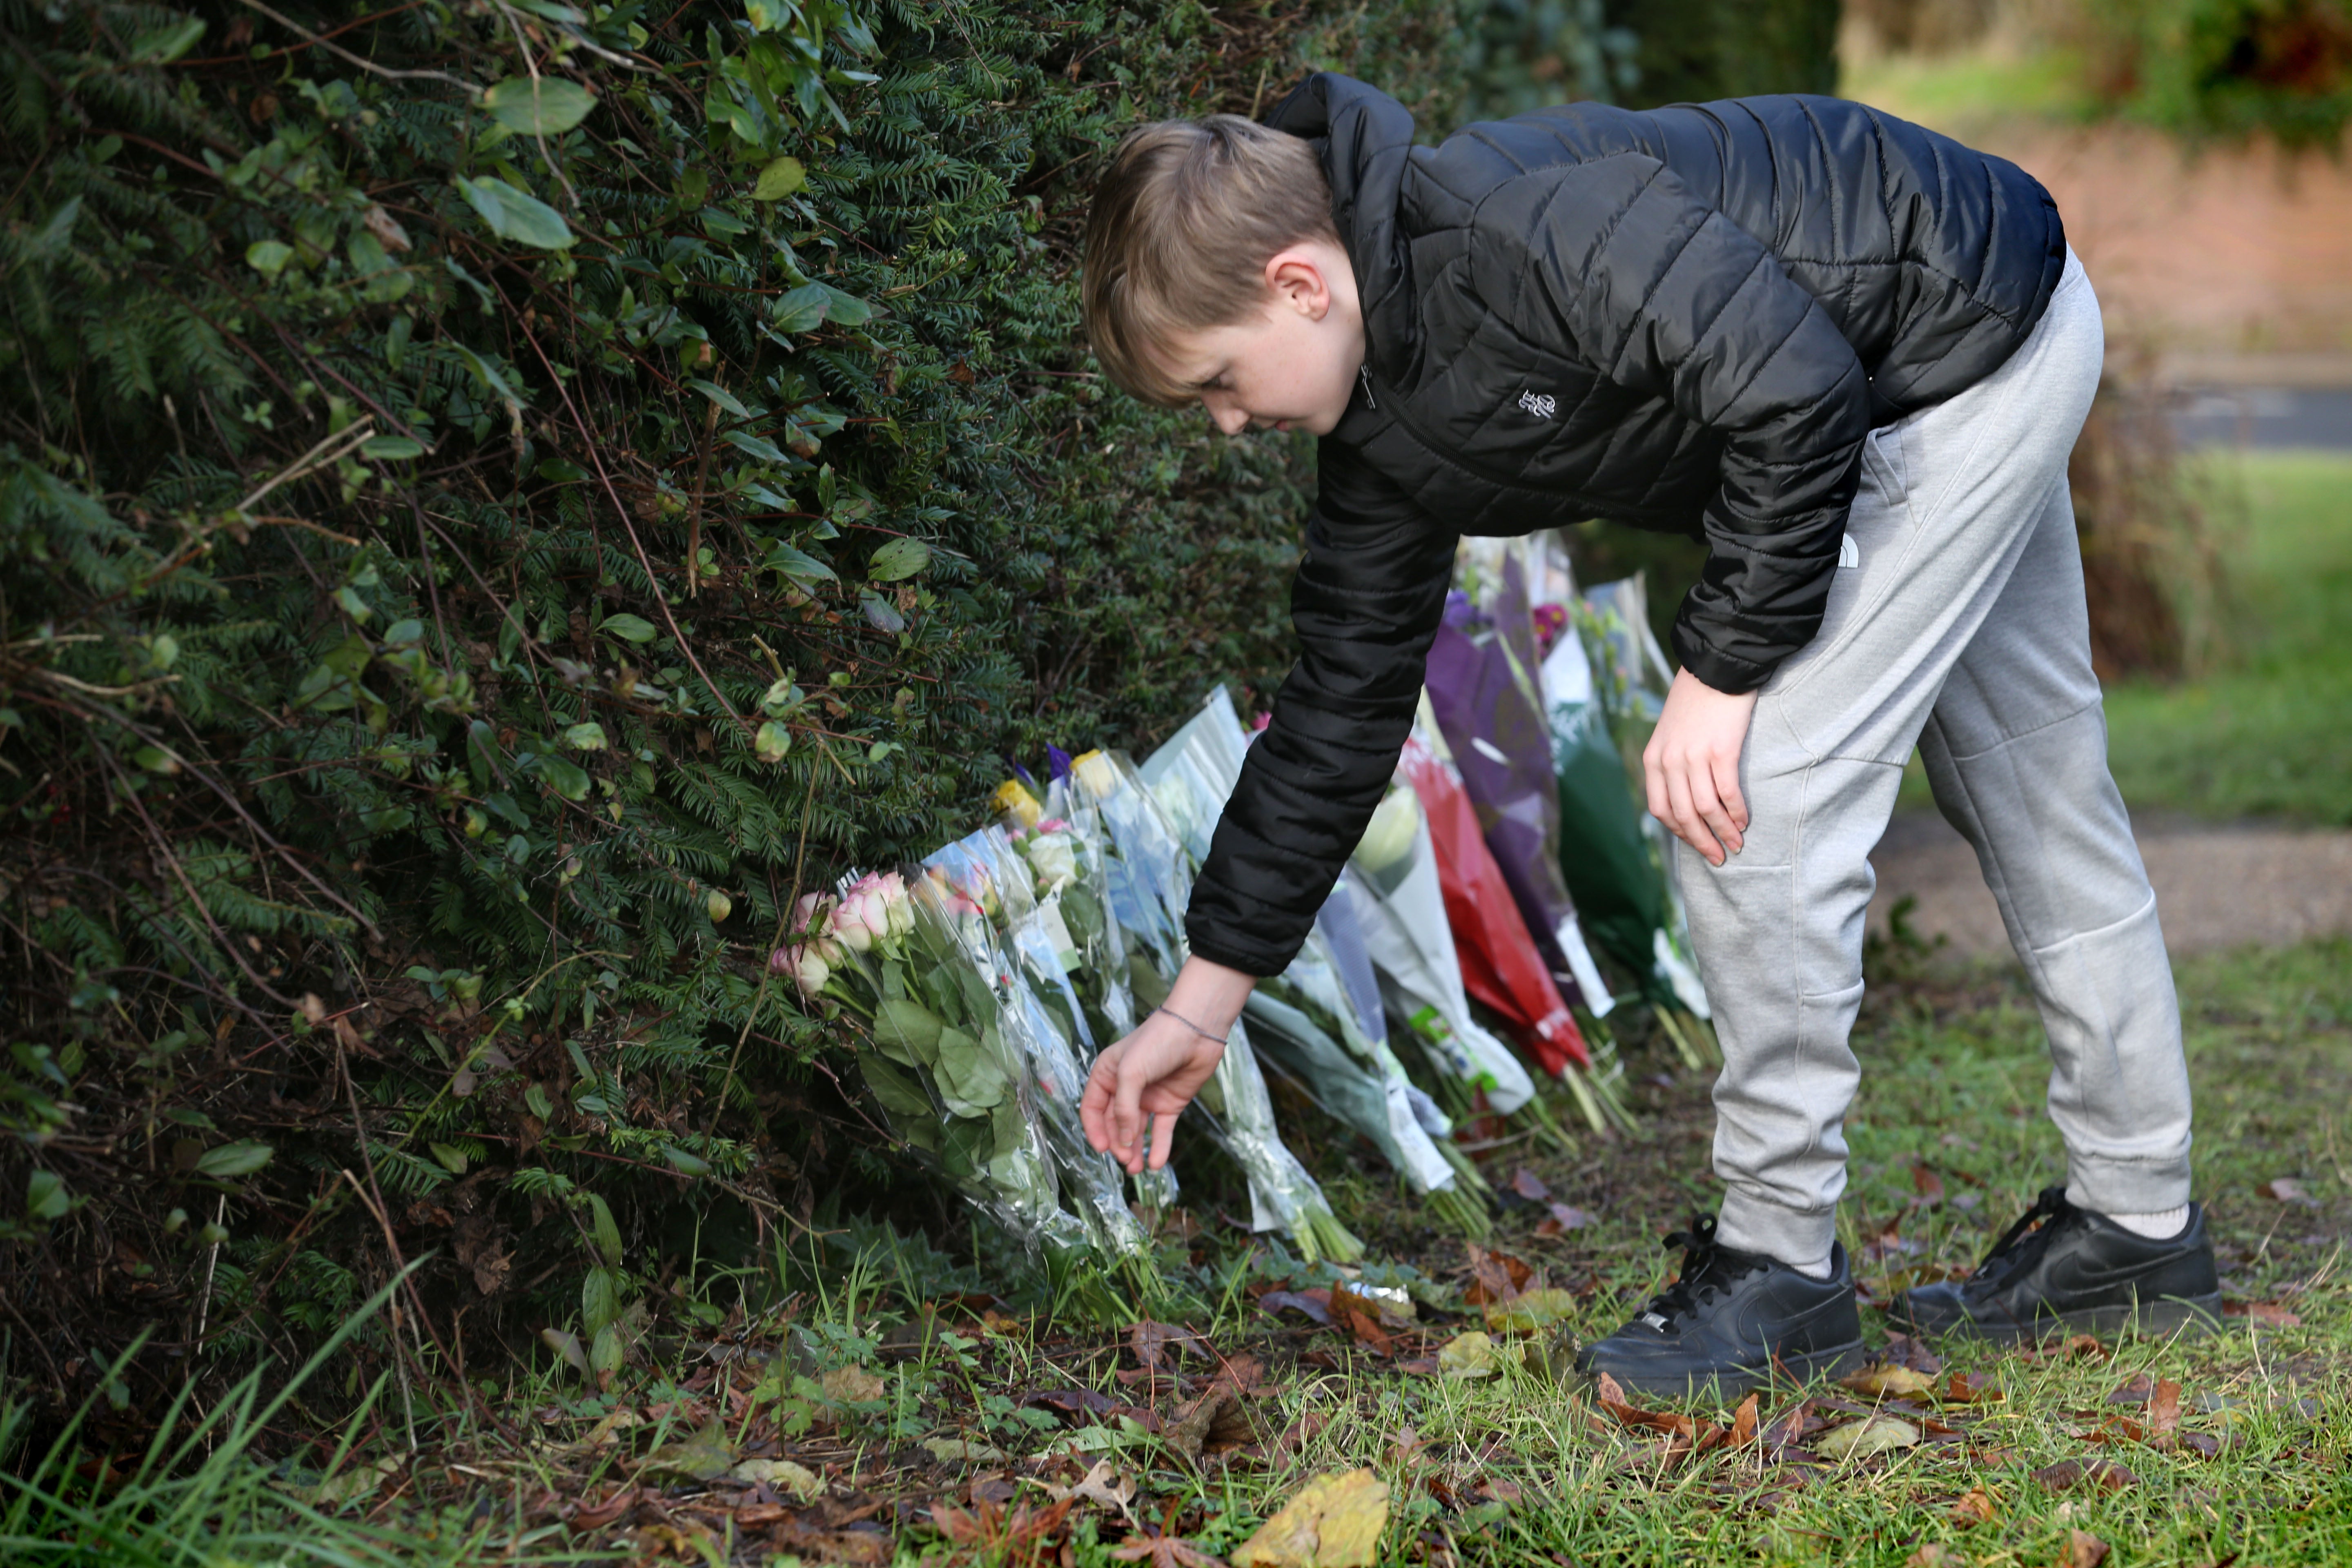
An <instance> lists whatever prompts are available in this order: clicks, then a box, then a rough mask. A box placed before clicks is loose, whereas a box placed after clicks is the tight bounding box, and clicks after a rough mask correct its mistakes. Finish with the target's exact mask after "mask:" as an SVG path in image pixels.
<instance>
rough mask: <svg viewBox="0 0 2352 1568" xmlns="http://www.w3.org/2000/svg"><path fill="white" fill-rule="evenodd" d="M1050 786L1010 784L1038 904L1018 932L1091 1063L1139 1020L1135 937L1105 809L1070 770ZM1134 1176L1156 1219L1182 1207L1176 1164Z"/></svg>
mask: <svg viewBox="0 0 2352 1568" xmlns="http://www.w3.org/2000/svg"><path fill="white" fill-rule="evenodd" d="M1045 793H1046V804H1045V805H1040V804H1039V803H1038V801H1037V799H1036V797H1035V796H1034V795H1031V794H1030V792H1029V791H1028V789H1027V788H1026V787H1024V785H1022V784H1019V783H1018V782H1013V781H1008V782H1007V783H1006V784H1003V786H1001V787H1000V788H999V789H998V790H997V793H996V800H997V804H998V805H999V807H1000V808H1001V809H1002V811H1003V816H1000V817H999V818H998V821H997V828H996V831H998V832H1000V833H1001V834H1002V836H1003V837H1002V842H1003V844H1004V846H1005V847H1006V849H1007V851H1008V853H1009V860H1008V866H1007V878H1006V879H1007V880H1008V881H1019V882H1021V883H1022V884H1023V885H1024V889H1026V891H1027V895H1028V897H1029V899H1030V900H1031V902H1032V904H1033V906H1034V908H1033V912H1032V913H1031V914H1030V915H1029V916H1028V917H1026V918H1025V919H1024V921H1023V922H1022V925H1021V928H1020V932H1019V936H1020V941H1019V944H1018V945H1019V949H1020V953H1021V956H1022V958H1023V960H1024V966H1025V967H1026V968H1027V969H1028V970H1029V971H1030V972H1031V973H1032V974H1033V975H1034V978H1035V982H1036V989H1037V993H1038V995H1039V996H1040V998H1041V999H1042V1000H1043V1001H1044V1002H1045V1005H1046V1007H1047V1010H1048V1011H1049V1012H1051V1013H1052V1014H1053V1015H1054V1016H1055V1020H1056V1021H1057V1022H1058V1023H1060V1024H1061V1026H1063V1029H1064V1032H1065V1033H1066V1034H1067V1035H1068V1036H1069V1037H1070V1039H1071V1042H1072V1044H1073V1047H1075V1049H1076V1053H1077V1056H1078V1059H1079V1061H1080V1062H1081V1063H1082V1064H1084V1065H1086V1066H1089V1067H1090V1066H1091V1064H1092V1063H1093V1061H1094V1058H1096V1057H1097V1056H1099V1055H1101V1054H1102V1052H1103V1051H1104V1050H1105V1049H1106V1048H1108V1047H1110V1046H1113V1045H1115V1044H1117V1043H1118V1041H1119V1040H1121V1039H1123V1038H1125V1037H1127V1035H1128V1034H1129V1032H1131V1031H1132V1030H1133V1029H1134V1027H1135V1003H1134V999H1133V998H1132V997H1131V996H1130V995H1129V990H1128V977H1127V971H1128V965H1127V943H1126V938H1125V936H1124V934H1123V933H1122V932H1121V931H1120V930H1119V926H1118V921H1117V920H1116V919H1115V918H1114V917H1113V916H1112V914H1111V909H1110V883H1109V873H1108V868H1107V866H1106V863H1105V860H1104V848H1103V841H1102V840H1103V829H1102V822H1101V818H1100V816H1098V815H1097V813H1096V811H1095V809H1094V806H1093V805H1092V803H1091V802H1089V801H1087V799H1086V798H1085V796H1084V795H1083V792H1081V791H1079V790H1078V789H1077V788H1076V785H1074V784H1072V783H1071V782H1070V780H1069V779H1068V778H1067V776H1064V777H1062V778H1059V779H1055V780H1054V781H1053V782H1052V783H1051V784H1048V785H1047V786H1046V792H1045ZM1104 1158H1106V1159H1108V1156H1104ZM1129 1182H1130V1183H1131V1184H1133V1187H1134V1190H1135V1195H1136V1201H1137V1203H1138V1204H1139V1205H1141V1207H1142V1209H1143V1211H1144V1213H1145V1215H1147V1216H1151V1217H1153V1223H1155V1224H1156V1223H1157V1219H1156V1216H1157V1215H1161V1214H1164V1213H1166V1212H1167V1211H1168V1210H1169V1209H1170V1208H1171V1207H1173V1206H1174V1205H1175V1202H1176V1198H1177V1183H1176V1172H1175V1169H1174V1168H1173V1167H1172V1166H1165V1165H1163V1166H1161V1167H1160V1169H1159V1170H1156V1171H1154V1170H1151V1169H1150V1168H1148V1167H1147V1168H1146V1169H1144V1170H1143V1171H1141V1172H1139V1173H1137V1174H1136V1175H1134V1176H1131V1177H1129Z"/></svg>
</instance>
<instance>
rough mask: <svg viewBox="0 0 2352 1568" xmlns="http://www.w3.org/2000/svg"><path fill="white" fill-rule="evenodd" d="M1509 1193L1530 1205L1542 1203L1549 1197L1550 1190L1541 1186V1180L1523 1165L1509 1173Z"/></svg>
mask: <svg viewBox="0 0 2352 1568" xmlns="http://www.w3.org/2000/svg"><path fill="white" fill-rule="evenodd" d="M1511 1191H1513V1192H1515V1193H1517V1194H1519V1196H1521V1197H1523V1198H1525V1199H1527V1200H1528V1202H1529V1203H1531V1204H1539V1203H1542V1202H1543V1201H1545V1200H1546V1199H1547V1198H1549V1197H1550V1196H1551V1189H1550V1188H1549V1187H1548V1186H1545V1185H1544V1184H1543V1178H1542V1177H1540V1176H1538V1175H1537V1174H1536V1173H1534V1172H1533V1171H1530V1170H1528V1168H1527V1167H1526V1166H1525V1165H1521V1166H1520V1167H1519V1168H1518V1169H1517V1171H1515V1172H1513V1173H1511Z"/></svg>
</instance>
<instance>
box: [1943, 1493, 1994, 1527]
mask: <svg viewBox="0 0 2352 1568" xmlns="http://www.w3.org/2000/svg"><path fill="white" fill-rule="evenodd" d="M1945 1517H1947V1518H1948V1519H1949V1520H1950V1521H1952V1522H1953V1523H1954V1524H1957V1525H1958V1526H1959V1527H1960V1528H1961V1529H1963V1530H1966V1529H1967V1528H1969V1526H1970V1525H1977V1524H1990V1523H1991V1522H1992V1494H1991V1493H1990V1492H1989V1491H1987V1490H1985V1489H1984V1488H1982V1487H1970V1488H1969V1489H1968V1490H1967V1491H1965V1492H1962V1493H1961V1494H1960V1496H1959V1500H1958V1501H1956V1502H1954V1503H1953V1504H1952V1510H1951V1512H1950V1513H1948V1515H1946V1516H1945Z"/></svg>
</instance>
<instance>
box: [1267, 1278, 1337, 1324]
mask: <svg viewBox="0 0 2352 1568" xmlns="http://www.w3.org/2000/svg"><path fill="white" fill-rule="evenodd" d="M1257 1304H1258V1306H1259V1308H1260V1309H1262V1310H1265V1311H1268V1312H1273V1313H1276V1314H1277V1315H1278V1314H1280V1313H1283V1312H1298V1313H1301V1314H1303V1315H1305V1316H1306V1317H1308V1318H1310V1319H1312V1320H1314V1321H1316V1322H1318V1323H1322V1324H1327V1325H1328V1323H1329V1322H1330V1321H1331V1292H1330V1291H1328V1290H1327V1289H1323V1288H1322V1287H1320V1286H1318V1287H1317V1288H1316V1289H1312V1290H1268V1291H1267V1292H1266V1293H1265V1295H1263V1296H1260V1297H1259V1298H1258V1299H1257Z"/></svg>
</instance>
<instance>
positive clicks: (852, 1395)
mask: <svg viewBox="0 0 2352 1568" xmlns="http://www.w3.org/2000/svg"><path fill="white" fill-rule="evenodd" d="M824 1396H825V1397H826V1398H827V1399H832V1400H838V1401H840V1402H842V1403H844V1404H855V1403H862V1402H864V1401H866V1400H869V1399H879V1398H881V1397H882V1380H881V1379H880V1378H878V1377H877V1376H875V1375H874V1374H873V1373H870V1372H868V1371H866V1369H865V1368H864V1367H862V1366H837V1367H835V1368H834V1369H833V1370H832V1371H831V1372H829V1373H825V1374H824Z"/></svg>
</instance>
